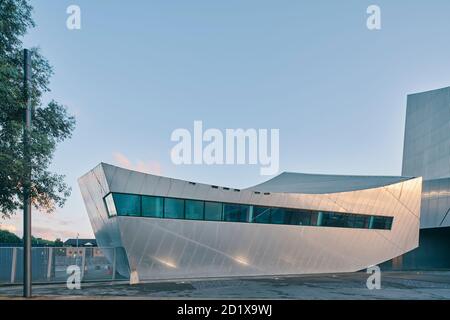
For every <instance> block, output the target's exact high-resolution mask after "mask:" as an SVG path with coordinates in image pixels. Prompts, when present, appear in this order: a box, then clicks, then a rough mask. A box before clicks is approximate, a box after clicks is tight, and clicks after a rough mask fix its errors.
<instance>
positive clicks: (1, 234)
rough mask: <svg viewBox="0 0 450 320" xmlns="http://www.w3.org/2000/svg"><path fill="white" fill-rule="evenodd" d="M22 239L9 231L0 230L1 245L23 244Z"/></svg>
mask: <svg viewBox="0 0 450 320" xmlns="http://www.w3.org/2000/svg"><path fill="white" fill-rule="evenodd" d="M21 242H22V239H20V238H19V237H18V236H16V235H15V234H14V233H12V232H9V231H7V230H0V243H14V244H17V243H21Z"/></svg>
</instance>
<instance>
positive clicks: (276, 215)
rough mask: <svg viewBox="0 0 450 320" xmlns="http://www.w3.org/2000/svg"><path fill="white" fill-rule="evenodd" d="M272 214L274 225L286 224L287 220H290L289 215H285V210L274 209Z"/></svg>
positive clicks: (271, 211)
mask: <svg viewBox="0 0 450 320" xmlns="http://www.w3.org/2000/svg"><path fill="white" fill-rule="evenodd" d="M270 214H271V220H270V221H271V223H274V224H286V220H287V219H288V218H289V215H288V214H285V210H284V209H281V208H272V209H271V210H270Z"/></svg>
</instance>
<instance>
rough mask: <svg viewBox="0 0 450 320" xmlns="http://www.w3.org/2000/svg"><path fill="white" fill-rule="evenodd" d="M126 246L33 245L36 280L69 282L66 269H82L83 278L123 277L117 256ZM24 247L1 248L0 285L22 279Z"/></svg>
mask: <svg viewBox="0 0 450 320" xmlns="http://www.w3.org/2000/svg"><path fill="white" fill-rule="evenodd" d="M122 251H123V248H98V247H92V248H91V247H78V248H75V247H64V248H63V247H33V248H32V273H33V282H34V283H49V282H66V281H67V278H68V277H69V274H68V273H67V268H68V267H69V266H73V265H76V266H78V267H79V268H80V275H81V281H84V282H87V281H111V280H124V279H126V278H124V277H123V276H121V275H120V274H119V273H118V272H117V268H116V267H117V257H118V256H119V255H121V254H123V252H122ZM22 278H23V248H21V247H12V248H8V247H0V285H2V284H3V285H4V284H20V283H22V281H23V279H22Z"/></svg>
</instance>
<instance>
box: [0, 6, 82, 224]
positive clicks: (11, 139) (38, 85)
mask: <svg viewBox="0 0 450 320" xmlns="http://www.w3.org/2000/svg"><path fill="white" fill-rule="evenodd" d="M31 13H32V7H31V6H30V5H29V3H28V1H27V0H0V215H1V214H3V216H4V217H5V216H7V217H8V216H10V215H11V214H14V212H15V211H17V210H18V209H21V208H22V206H23V197H22V193H23V188H22V186H23V183H22V181H23V173H24V172H25V171H24V168H25V166H24V152H23V140H22V139H23V115H24V108H25V99H24V94H23V48H22V40H21V39H22V37H23V36H24V35H25V34H26V32H27V30H28V29H29V28H33V27H34V21H33V19H32V16H31ZM30 50H31V52H32V82H31V92H30V98H31V102H32V106H33V116H32V118H33V126H32V128H31V132H30V144H31V167H32V188H31V189H32V190H31V197H32V203H33V205H34V207H35V208H36V209H39V210H41V211H45V212H52V211H54V210H55V208H56V206H59V207H62V206H63V205H64V203H65V201H66V199H67V197H68V196H69V195H70V191H71V190H70V188H69V187H68V186H67V184H66V183H65V182H64V176H63V175H60V174H57V173H54V172H51V171H50V170H49V166H50V164H51V160H52V158H53V154H54V151H55V149H56V146H57V144H58V143H59V142H61V141H63V140H65V139H67V138H70V137H71V134H72V131H73V130H74V128H75V119H74V117H72V116H71V115H69V114H68V112H67V109H66V108H65V107H64V106H62V105H61V104H59V103H57V102H56V101H51V102H50V103H49V104H47V105H42V96H43V94H44V93H47V92H49V91H50V90H49V81H50V77H51V76H52V73H53V71H52V68H51V66H50V64H49V62H48V61H47V60H46V59H45V57H43V56H42V54H41V53H40V51H39V49H37V48H31V49H30Z"/></svg>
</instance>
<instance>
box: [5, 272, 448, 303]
mask: <svg viewBox="0 0 450 320" xmlns="http://www.w3.org/2000/svg"><path fill="white" fill-rule="evenodd" d="M367 277H368V275H367V274H366V273H363V272H360V273H351V274H336V275H333V274H330V275H309V276H296V277H279V278H242V279H229V280H224V279H215V280H212V279H211V280H195V281H177V282H174V281H165V282H151V283H145V284H139V285H133V286H131V285H129V284H128V283H124V282H121V283H117V282H116V283H90V284H83V285H82V289H81V290H68V289H67V288H66V286H65V285H61V284H59V285H56V284H54V285H39V286H38V285H36V286H34V291H33V293H34V295H35V296H37V297H40V298H43V299H49V298H50V299H53V298H57V299H80V298H81V299H93V298H95V299H118V298H120V299H167V298H169V299H190V298H191V299H242V298H248V299H407V300H413V299H450V271H445V272H443V271H440V272H430V271H429V272H384V273H383V274H382V279H381V280H382V282H381V283H382V288H381V289H380V290H368V289H367V287H366V280H367ZM21 290H22V288H21V287H18V286H3V287H2V286H0V299H2V298H3V299H4V298H6V299H10V298H18V297H20V295H21Z"/></svg>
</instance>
